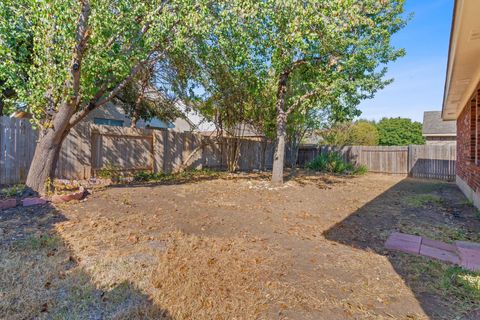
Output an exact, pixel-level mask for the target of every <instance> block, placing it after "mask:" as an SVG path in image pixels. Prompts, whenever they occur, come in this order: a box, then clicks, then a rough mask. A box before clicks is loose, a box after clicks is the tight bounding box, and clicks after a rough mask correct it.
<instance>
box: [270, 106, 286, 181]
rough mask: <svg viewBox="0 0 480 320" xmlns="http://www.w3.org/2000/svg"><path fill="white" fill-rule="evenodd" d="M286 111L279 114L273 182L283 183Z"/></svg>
mask: <svg viewBox="0 0 480 320" xmlns="http://www.w3.org/2000/svg"><path fill="white" fill-rule="evenodd" d="M285 118H286V115H285V113H283V114H280V115H278V116H277V145H276V148H275V156H274V158H273V170H272V183H273V184H278V185H281V184H283V167H284V163H285V125H286V119H285Z"/></svg>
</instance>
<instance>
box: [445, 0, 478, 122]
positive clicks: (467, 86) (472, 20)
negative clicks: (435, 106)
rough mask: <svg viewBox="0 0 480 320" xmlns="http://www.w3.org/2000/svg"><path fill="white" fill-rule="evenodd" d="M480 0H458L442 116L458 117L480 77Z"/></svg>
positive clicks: (454, 14) (448, 118)
mask: <svg viewBox="0 0 480 320" xmlns="http://www.w3.org/2000/svg"><path fill="white" fill-rule="evenodd" d="M479 13H480V1H478V0H456V1H455V8H454V12H453V22H452V30H451V35H450V48H449V53H448V65H447V75H446V80H445V92H444V98H443V110H442V118H443V119H444V120H453V119H456V118H457V117H458V116H459V115H460V113H461V111H462V110H463V108H464V107H465V106H466V105H467V103H468V102H469V99H470V98H471V95H472V94H473V92H474V91H475V89H476V87H477V85H478V83H479V81H480V59H479V57H480V19H479V17H478V14H479Z"/></svg>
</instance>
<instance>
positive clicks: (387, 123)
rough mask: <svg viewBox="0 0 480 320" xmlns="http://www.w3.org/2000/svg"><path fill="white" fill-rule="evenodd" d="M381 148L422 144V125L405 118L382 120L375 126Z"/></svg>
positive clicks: (423, 139)
mask: <svg viewBox="0 0 480 320" xmlns="http://www.w3.org/2000/svg"><path fill="white" fill-rule="evenodd" d="M377 128H378V133H379V136H380V145H382V146H405V145H409V144H424V143H425V138H424V137H423V136H422V124H421V123H420V122H416V121H412V120H411V119H407V118H383V119H382V120H380V121H379V122H378V124H377Z"/></svg>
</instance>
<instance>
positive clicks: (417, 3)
mask: <svg viewBox="0 0 480 320" xmlns="http://www.w3.org/2000/svg"><path fill="white" fill-rule="evenodd" d="M453 1H454V0H406V12H407V13H409V12H413V14H414V16H413V19H412V20H410V22H409V24H408V25H407V27H406V28H404V29H403V30H401V31H400V32H399V33H398V34H396V35H395V36H394V38H393V45H394V46H395V47H398V48H405V50H406V51H407V55H406V56H405V57H403V58H401V59H399V60H397V61H396V62H393V63H392V64H390V65H389V73H388V77H389V78H394V82H393V83H392V84H391V85H389V86H388V87H386V88H385V89H384V90H382V91H380V92H378V93H377V95H376V96H375V98H373V99H371V100H366V101H364V102H362V104H361V105H360V109H361V110H362V116H361V118H363V119H370V120H372V119H375V120H379V119H381V118H382V117H406V118H411V119H413V120H416V121H420V122H421V121H422V118H423V112H424V111H430V110H439V111H440V110H441V108H442V99H443V87H444V82H445V69H446V67H447V56H448V45H449V39H450V27H451V21H452V10H453Z"/></svg>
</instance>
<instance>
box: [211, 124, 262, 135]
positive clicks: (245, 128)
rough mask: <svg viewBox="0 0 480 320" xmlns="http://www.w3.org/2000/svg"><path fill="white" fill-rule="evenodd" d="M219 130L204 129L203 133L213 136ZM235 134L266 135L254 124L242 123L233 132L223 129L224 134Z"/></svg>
mask: <svg viewBox="0 0 480 320" xmlns="http://www.w3.org/2000/svg"><path fill="white" fill-rule="evenodd" d="M217 132H218V130H217V129H215V130H203V131H201V133H202V134H203V135H206V136H213V135H216V134H217ZM230 134H232V135H235V136H239V137H247V138H248V137H250V138H252V137H257V138H261V137H264V136H265V135H264V134H262V133H261V132H259V131H258V130H256V129H255V128H254V127H253V126H251V125H248V124H240V125H238V126H237V128H235V129H234V130H233V132H227V131H226V130H224V131H223V136H228V135H230Z"/></svg>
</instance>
